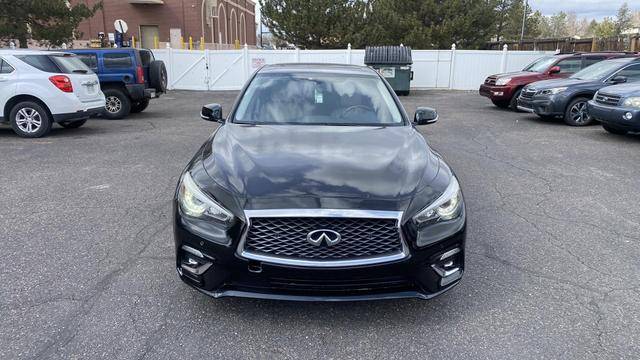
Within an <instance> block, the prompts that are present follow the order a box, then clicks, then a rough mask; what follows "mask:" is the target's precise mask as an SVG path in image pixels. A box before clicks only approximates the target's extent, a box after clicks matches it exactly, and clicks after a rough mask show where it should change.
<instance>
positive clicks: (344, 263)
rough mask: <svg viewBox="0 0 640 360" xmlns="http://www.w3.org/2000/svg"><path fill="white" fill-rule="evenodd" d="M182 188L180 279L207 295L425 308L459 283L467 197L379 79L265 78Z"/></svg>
mask: <svg viewBox="0 0 640 360" xmlns="http://www.w3.org/2000/svg"><path fill="white" fill-rule="evenodd" d="M201 117H202V118H204V119H205V120H210V121H217V122H219V123H221V124H222V125H221V126H219V127H218V129H217V130H216V131H215V132H214V134H213V135H212V136H211V137H210V139H209V140H208V141H207V142H206V143H205V144H204V145H203V146H202V147H201V148H200V150H199V151H198V152H197V153H196V155H195V156H194V158H193V159H192V160H191V162H190V163H189V165H188V166H187V168H186V169H185V171H184V173H183V174H182V176H181V178H180V182H179V184H178V188H177V190H176V194H175V199H174V215H175V219H174V220H175V222H174V233H175V245H176V266H177V271H178V274H179V276H180V278H181V279H182V280H183V281H185V282H186V283H187V284H189V285H191V286H193V287H195V288H196V289H198V290H199V291H201V292H203V293H205V294H208V295H211V296H213V297H222V296H243V297H256V298H271V299H286V300H307V301H313V300H329V301H338V300H368V299H385V298H401V297H418V298H423V299H427V298H431V297H433V296H436V295H438V294H440V293H442V292H444V291H446V290H448V289H450V288H452V287H453V286H455V285H456V284H457V283H458V282H459V280H460V279H461V277H462V273H463V269H464V245H465V234H466V215H465V206H464V201H463V197H462V192H461V190H460V185H459V184H458V181H457V179H456V177H455V175H454V174H453V172H452V170H451V169H450V168H449V166H447V164H446V163H445V162H444V160H443V159H442V157H441V156H440V155H438V154H437V153H436V152H434V151H433V150H432V149H431V148H430V147H429V145H428V144H427V142H426V141H425V139H424V138H423V137H422V136H421V135H420V133H419V132H418V131H417V130H416V128H415V126H416V125H423V124H430V123H434V122H436V120H437V114H436V112H435V110H433V109H430V108H418V110H417V111H416V113H415V116H414V117H413V119H409V118H408V116H407V114H406V112H405V111H404V109H403V107H402V105H401V104H400V101H399V100H398V98H397V97H396V96H395V94H394V92H393V90H392V89H391V87H390V86H389V84H388V83H387V82H386V81H385V80H384V79H383V78H382V77H381V76H380V75H379V74H378V73H376V72H375V71H374V70H371V69H369V68H366V67H358V66H344V65H312V64H306V65H305V64H295V65H273V66H266V67H264V68H262V69H261V70H259V71H258V72H257V73H256V74H255V75H254V76H253V78H252V79H251V80H250V81H249V83H248V84H247V85H246V87H245V88H244V90H243V91H242V93H241V95H240V96H239V98H238V101H237V102H236V104H235V105H234V107H233V109H231V111H230V112H229V114H228V116H227V117H226V119H225V118H223V116H222V108H221V106H220V105H217V104H210V105H206V106H205V107H204V108H203V109H202V113H201Z"/></svg>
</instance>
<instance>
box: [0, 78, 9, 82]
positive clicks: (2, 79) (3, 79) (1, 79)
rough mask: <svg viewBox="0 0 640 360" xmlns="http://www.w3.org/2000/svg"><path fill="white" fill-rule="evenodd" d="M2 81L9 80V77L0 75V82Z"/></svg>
mask: <svg viewBox="0 0 640 360" xmlns="http://www.w3.org/2000/svg"><path fill="white" fill-rule="evenodd" d="M2 81H9V78H7V77H0V82H2Z"/></svg>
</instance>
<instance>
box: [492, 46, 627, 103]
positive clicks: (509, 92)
mask: <svg viewBox="0 0 640 360" xmlns="http://www.w3.org/2000/svg"><path fill="white" fill-rule="evenodd" d="M628 55H629V53H624V52H603V53H598V52H595V53H585V54H583V53H571V54H559V55H553V56H544V57H541V58H540V59H538V60H536V61H534V62H532V63H531V64H529V65H527V66H526V67H525V68H524V69H522V71H517V72H511V73H504V74H496V75H491V76H489V77H487V79H486V80H485V81H484V84H482V85H480V95H482V96H486V97H488V98H489V99H491V101H492V102H493V104H494V105H496V106H498V107H501V108H511V109H512V110H516V109H517V100H518V96H519V95H520V92H521V91H522V88H523V87H524V86H525V85H528V84H530V83H532V82H536V81H541V80H547V79H561V78H566V77H569V76H570V75H572V74H574V73H576V72H577V71H580V70H581V69H584V68H585V67H587V66H590V65H593V64H595V63H597V62H599V61H602V60H606V59H611V58H616V57H621V56H628Z"/></svg>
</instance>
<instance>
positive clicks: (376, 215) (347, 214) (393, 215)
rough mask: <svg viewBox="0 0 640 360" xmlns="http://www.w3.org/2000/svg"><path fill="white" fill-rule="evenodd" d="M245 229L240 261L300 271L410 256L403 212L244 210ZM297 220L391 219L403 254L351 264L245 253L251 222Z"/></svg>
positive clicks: (380, 261) (358, 264)
mask: <svg viewBox="0 0 640 360" xmlns="http://www.w3.org/2000/svg"><path fill="white" fill-rule="evenodd" d="M244 215H245V229H244V232H243V233H242V237H241V239H240V243H239V244H238V248H237V251H236V252H237V254H238V256H240V257H241V258H244V259H249V260H255V261H261V262H264V263H270V264H278V265H289V266H300V267H318V268H336V267H351V266H363V265H373V264H381V263H387V262H392V261H397V260H402V259H405V258H406V257H408V256H409V247H408V246H407V243H406V241H405V238H404V235H403V233H402V228H401V224H402V216H403V212H402V211H379V210H355V209H344V210H342V209H269V210H245V211H244ZM268 217H274V218H276V217H277V218H300V217H320V218H322V217H325V218H341V217H343V218H361V219H394V220H396V224H397V227H398V234H399V237H400V244H401V246H402V251H401V252H398V253H393V254H387V255H383V256H371V257H361V258H357V259H350V260H309V259H298V258H289V257H282V256H272V255H264V254H257V253H254V252H251V251H247V250H245V243H246V240H247V235H248V234H249V230H250V229H251V218H268Z"/></svg>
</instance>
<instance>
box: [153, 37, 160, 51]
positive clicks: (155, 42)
mask: <svg viewBox="0 0 640 360" xmlns="http://www.w3.org/2000/svg"><path fill="white" fill-rule="evenodd" d="M153 48H154V49H158V48H159V45H158V37H157V36H154V37H153Z"/></svg>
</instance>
